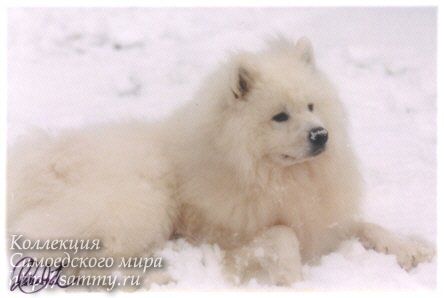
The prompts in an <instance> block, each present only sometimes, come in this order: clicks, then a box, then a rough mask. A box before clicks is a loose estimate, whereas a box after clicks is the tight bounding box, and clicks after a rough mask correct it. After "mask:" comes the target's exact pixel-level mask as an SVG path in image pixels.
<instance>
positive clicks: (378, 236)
mask: <svg viewBox="0 0 444 298" xmlns="http://www.w3.org/2000/svg"><path fill="white" fill-rule="evenodd" d="M354 233H355V236H356V237H358V239H359V240H360V242H361V243H362V245H363V246H364V247H365V248H367V249H374V250H376V251H377V252H381V253H385V254H392V255H395V256H396V259H397V261H398V264H399V265H400V266H401V267H402V268H404V269H405V270H407V271H409V270H410V269H412V268H413V267H416V265H418V264H419V263H421V262H425V261H430V260H431V259H432V258H433V256H434V254H435V252H434V250H433V249H432V248H430V247H428V246H427V245H425V244H423V243H421V242H419V241H416V240H412V239H407V238H401V237H398V236H397V235H395V234H393V233H391V232H390V231H388V230H386V229H384V228H383V227H381V226H378V225H376V224H372V223H366V222H359V223H357V224H356V226H355V227H354Z"/></svg>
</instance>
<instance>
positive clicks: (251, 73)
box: [231, 57, 257, 100]
mask: <svg viewBox="0 0 444 298" xmlns="http://www.w3.org/2000/svg"><path fill="white" fill-rule="evenodd" d="M238 58H239V57H238ZM239 60H242V61H239ZM239 60H238V61H237V63H235V64H234V69H233V73H232V80H231V91H232V93H233V96H234V98H235V99H238V100H246V97H247V95H248V93H249V92H250V91H251V90H252V89H253V87H254V84H255V81H256V79H257V72H256V71H255V69H254V67H253V66H252V65H251V63H248V62H247V61H245V60H244V59H239Z"/></svg>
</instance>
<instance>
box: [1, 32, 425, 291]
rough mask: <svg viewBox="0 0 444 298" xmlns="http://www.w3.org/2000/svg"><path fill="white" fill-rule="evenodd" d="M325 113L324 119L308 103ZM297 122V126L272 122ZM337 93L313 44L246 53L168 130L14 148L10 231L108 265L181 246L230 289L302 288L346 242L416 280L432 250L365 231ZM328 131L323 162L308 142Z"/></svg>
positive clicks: (102, 129)
mask: <svg viewBox="0 0 444 298" xmlns="http://www.w3.org/2000/svg"><path fill="white" fill-rule="evenodd" d="M309 104H312V105H313V111H310V110H309V109H308V105H309ZM281 112H285V113H287V114H288V115H289V120H288V121H284V122H276V121H273V120H272V118H273V116H274V115H276V114H278V113H281ZM346 125H347V121H346V114H345V112H344V109H343V106H342V104H341V102H340V101H339V100H338V98H337V95H336V92H335V91H334V89H333V88H332V86H331V85H330V83H329V82H328V80H327V79H326V77H325V76H324V75H323V74H322V73H321V72H320V71H319V70H318V68H317V67H316V65H315V61H314V57H313V51H312V48H311V44H310V42H309V41H308V40H307V39H305V38H302V39H300V40H299V41H298V42H297V43H296V44H292V43H291V42H288V41H285V40H282V39H279V40H274V41H272V42H270V43H269V45H268V47H267V49H266V50H264V51H262V52H259V53H238V54H236V55H233V56H232V57H231V58H230V59H229V61H228V62H226V63H224V64H223V65H221V66H220V67H219V68H218V69H217V70H216V71H215V72H214V73H212V74H211V75H210V76H209V77H208V78H207V79H206V80H204V82H203V84H202V87H201V89H200V91H199V92H198V93H197V94H196V96H195V99H194V100H192V101H190V102H187V103H186V105H185V106H184V107H183V108H181V109H179V110H178V111H177V112H175V113H174V114H173V115H172V116H171V117H168V118H167V119H165V120H164V121H162V122H161V123H156V124H148V123H139V122H132V121H130V122H127V123H118V124H111V125H102V126H96V127H89V128H85V129H82V130H72V131H64V132H63V133H61V134H60V135H59V136H57V137H49V136H46V135H41V136H35V137H33V138H32V139H26V140H25V141H23V142H22V143H19V144H17V145H16V146H14V148H12V149H11V150H10V155H9V163H8V214H9V219H8V230H9V232H10V233H20V234H24V235H26V236H27V237H28V238H33V239H37V238H43V239H46V238H94V237H98V238H100V239H102V241H103V244H104V246H105V250H104V251H103V252H102V253H104V254H105V255H114V256H132V255H146V254H149V253H150V252H151V251H152V250H153V249H154V248H156V247H161V246H162V244H163V243H164V242H165V241H167V240H168V239H169V238H170V237H171V236H172V235H173V234H177V235H180V236H182V237H186V238H187V239H188V240H189V241H191V242H194V243H200V242H210V243H217V244H219V245H220V246H221V247H222V248H223V249H224V250H225V268H226V273H227V277H228V278H230V279H231V280H233V281H234V282H243V281H246V280H248V279H249V278H252V277H255V278H257V279H258V280H263V281H264V282H271V283H273V284H291V283H293V282H295V281H298V280H300V279H301V278H302V275H301V264H302V263H306V262H313V261H316V260H317V259H318V258H319V257H320V256H321V255H323V254H325V253H328V252H330V251H332V250H334V249H335V248H336V246H337V244H338V243H339V242H340V241H341V240H343V239H345V238H346V237H350V236H356V237H358V238H359V239H361V240H362V241H363V242H364V244H365V245H366V246H367V247H371V248H375V249H377V250H378V251H382V252H386V253H392V254H395V255H396V256H397V257H398V261H399V263H400V265H401V266H403V267H404V268H406V269H409V268H411V267H412V266H415V265H416V264H417V263H418V262H420V261H424V260H427V259H429V258H430V257H431V256H432V254H433V251H431V250H429V249H427V248H426V247H424V246H423V245H421V244H419V243H416V242H412V241H409V240H401V239H399V238H398V237H396V236H394V235H392V234H390V233H389V232H387V231H386V230H384V229H382V228H380V227H378V226H375V225H372V224H365V223H360V222H359V218H358V215H359V197H360V193H361V178H360V175H359V172H358V169H357V165H356V160H355V156H354V153H353V151H352V149H351V142H350V139H349V136H348V134H347V131H346ZM319 126H321V127H324V128H326V129H327V130H328V132H329V140H328V143H327V147H326V150H325V152H323V153H321V154H320V155H317V156H312V154H311V153H310V144H309V142H308V138H307V135H308V132H309V130H310V129H312V128H313V127H319Z"/></svg>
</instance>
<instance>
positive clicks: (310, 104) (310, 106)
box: [307, 103, 314, 112]
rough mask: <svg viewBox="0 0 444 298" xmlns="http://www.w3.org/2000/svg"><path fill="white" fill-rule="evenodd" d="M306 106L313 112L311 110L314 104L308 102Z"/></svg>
mask: <svg viewBox="0 0 444 298" xmlns="http://www.w3.org/2000/svg"><path fill="white" fill-rule="evenodd" d="M307 107H308V110H309V111H310V112H313V110H314V105H313V104H312V103H309V104H308V105H307Z"/></svg>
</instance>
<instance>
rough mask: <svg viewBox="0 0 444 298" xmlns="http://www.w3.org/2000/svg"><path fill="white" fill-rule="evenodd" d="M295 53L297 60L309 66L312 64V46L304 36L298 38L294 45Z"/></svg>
mask: <svg viewBox="0 0 444 298" xmlns="http://www.w3.org/2000/svg"><path fill="white" fill-rule="evenodd" d="M296 51H297V54H298V57H299V59H301V60H302V61H303V62H304V63H307V64H310V65H313V64H314V55H313V46H312V45H311V41H310V40H309V39H308V38H307V37H305V36H304V37H301V38H299V40H298V41H297V43H296Z"/></svg>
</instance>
